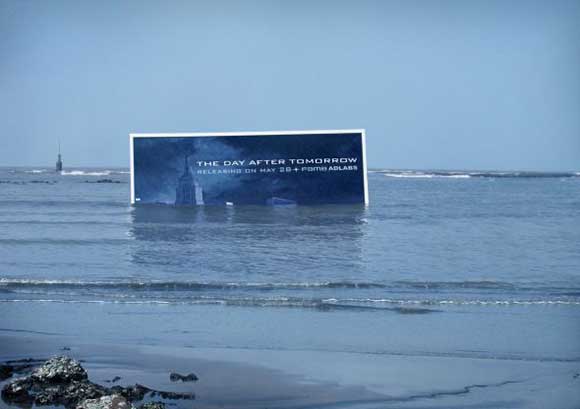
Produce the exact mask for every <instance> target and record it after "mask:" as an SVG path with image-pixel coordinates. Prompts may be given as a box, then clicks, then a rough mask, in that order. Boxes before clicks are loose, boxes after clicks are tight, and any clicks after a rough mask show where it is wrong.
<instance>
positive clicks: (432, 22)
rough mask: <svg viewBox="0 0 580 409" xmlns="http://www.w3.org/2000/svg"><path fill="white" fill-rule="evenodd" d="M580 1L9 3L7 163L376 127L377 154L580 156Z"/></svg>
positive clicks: (574, 165)
mask: <svg viewBox="0 0 580 409" xmlns="http://www.w3.org/2000/svg"><path fill="white" fill-rule="evenodd" d="M578 21H580V2H579V1H574V0H556V1H551V2H547V1H537V0H531V1H523V0H516V1H510V2H505V1H499V0H491V1H470V2H465V1H459V0H441V1H434V2H429V1H416V0H411V1H392V0H389V1H368V0H365V1H330V0H321V1H317V2H310V1H306V0H298V1H292V2H290V1H243V2H242V1H239V2H237V1H228V0H218V1H191V2H187V1H179V2H172V3H168V4H166V3H162V2H155V1H139V2H137V1H126V2H122V3H120V2H114V1H111V0H106V1H101V2H83V3H81V2H75V1H69V0H66V1H64V0H63V1H53V2H42V1H19V0H18V1H17V0H4V1H2V2H1V3H0V53H1V55H2V58H1V59H0V112H2V135H1V136H0V166H6V165H11V166H18V165H20V166H53V163H54V161H55V159H56V150H57V140H58V139H59V138H60V140H61V143H62V153H63V156H64V162H65V166H107V165H108V166H128V162H129V160H128V157H129V152H128V148H129V145H128V134H129V133H130V132H205V131H207V132H210V131H213V132H217V131H248V130H287V129H340V128H365V129H366V130H367V149H368V159H369V166H370V167H387V168H432V169H524V170H580V115H579V113H580V75H578V74H579V67H580V24H578Z"/></svg>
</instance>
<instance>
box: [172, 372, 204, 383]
mask: <svg viewBox="0 0 580 409" xmlns="http://www.w3.org/2000/svg"><path fill="white" fill-rule="evenodd" d="M169 379H170V380H171V382H178V381H181V382H195V381H197V380H198V379H199V378H198V377H197V376H196V375H195V374H194V373H189V374H187V375H181V374H178V373H176V372H171V374H169Z"/></svg>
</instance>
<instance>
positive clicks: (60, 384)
mask: <svg viewBox="0 0 580 409" xmlns="http://www.w3.org/2000/svg"><path fill="white" fill-rule="evenodd" d="M31 362H34V361H31ZM25 365H31V363H25ZM1 371H2V372H0V373H1V374H2V375H3V376H6V378H4V379H7V378H8V377H10V376H12V373H13V372H14V367H12V366H10V365H8V364H7V363H6V364H4V365H2V370H1ZM190 375H193V374H190ZM188 376H189V375H188ZM188 376H186V377H185V378H187V377H188ZM193 376H194V377H195V375H193ZM195 378H197V377H195ZM113 379H114V381H113V382H116V381H117V380H119V379H121V378H119V377H115V378H113ZM156 396H159V397H160V398H162V399H195V395H194V394H192V393H177V392H166V391H158V390H155V389H151V388H148V387H147V386H143V385H139V384H135V385H133V386H127V387H122V386H119V385H115V386H113V387H111V388H107V387H105V386H102V385H98V384H96V383H93V382H91V381H89V379H88V374H87V372H86V371H85V369H84V368H83V367H82V366H81V364H80V363H79V362H78V361H76V360H74V359H72V358H69V357H65V356H60V357H56V358H52V359H49V360H48V361H46V362H44V363H43V364H42V365H41V366H40V367H37V368H36V369H34V370H33V371H32V373H30V375H29V376H27V377H23V378H18V379H15V380H14V381H12V382H9V383H8V384H6V385H5V386H4V388H3V389H2V399H3V400H4V401H5V402H7V403H9V404H25V405H32V404H35V405H39V406H41V405H51V406H58V405H62V406H64V407H65V408H67V409H73V408H74V409H132V408H133V405H132V402H135V401H141V400H143V399H144V398H145V397H156ZM140 408H141V409H163V408H164V405H163V403H162V402H150V403H147V404H145V405H141V407H140Z"/></svg>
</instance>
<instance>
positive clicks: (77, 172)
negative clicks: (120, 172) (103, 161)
mask: <svg viewBox="0 0 580 409" xmlns="http://www.w3.org/2000/svg"><path fill="white" fill-rule="evenodd" d="M111 173H112V171H110V170H103V171H85V170H68V171H67V170H63V171H62V172H60V174H61V175H63V176H109V175H110V174H111Z"/></svg>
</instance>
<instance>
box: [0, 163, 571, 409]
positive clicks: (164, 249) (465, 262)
mask: <svg viewBox="0 0 580 409" xmlns="http://www.w3.org/2000/svg"><path fill="white" fill-rule="evenodd" d="M128 182H129V174H128V171H127V170H126V169H72V170H71V169H69V170H66V171H64V172H62V174H57V173H55V172H53V171H52V170H50V169H43V168H1V169H0V332H3V333H22V334H26V333H30V334H41V335H42V334H45V335H47V336H50V334H60V335H64V336H69V337H76V338H75V339H77V338H78V339H84V340H87V341H89V340H90V341H92V342H110V343H124V344H139V345H146V346H155V345H169V346H179V347H191V348H207V349H208V350H209V349H212V350H217V351H228V350H246V351H262V354H265V352H264V351H270V352H268V353H270V354H272V353H275V352H276V351H286V352H288V353H290V352H292V351H294V352H295V351H302V352H303V353H307V354H310V355H309V357H310V360H311V363H315V364H316V362H318V361H319V364H320V365H319V366H323V365H327V364H328V365H330V363H329V361H330V360H329V359H328V358H324V357H325V356H327V355H325V354H332V353H344V354H350V355H348V356H349V358H348V359H346V358H345V359H344V360H342V361H341V362H342V364H343V365H344V368H346V371H347V372H348V371H350V372H351V373H352V377H351V378H349V379H348V380H344V379H342V380H343V381H344V382H347V381H348V382H350V383H359V384H361V385H364V386H368V387H371V388H372V387H373V385H374V384H376V380H375V381H373V376H372V375H370V374H369V373H368V372H365V371H363V370H362V369H360V368H359V370H358V371H357V369H356V368H357V366H356V365H354V364H348V362H351V363H352V362H366V361H365V360H368V357H371V359H372V360H373V362H378V361H377V358H376V357H381V356H388V357H391V358H393V359H395V358H396V359H402V361H401V362H410V361H409V360H413V359H415V360H417V359H420V360H422V361H421V362H420V363H418V364H417V365H418V367H419V368H422V367H421V365H424V368H423V369H424V371H423V372H425V371H429V368H430V366H429V365H430V364H428V362H431V361H429V360H432V359H435V360H437V359H439V360H445V359H455V361H454V362H456V361H457V362H483V363H486V362H497V361H502V362H505V363H507V364H506V365H508V367H509V366H510V365H512V366H513V367H514V368H515V367H516V366H517V365H520V364H521V363H522V362H524V363H525V362H531V363H537V364H538V365H544V364H546V365H558V364H560V363H561V364H566V365H571V368H578V371H580V175H579V174H577V173H534V172H461V171H457V172H443V171H395V170H374V171H371V172H369V191H370V205H369V206H368V207H364V206H330V205H329V206H314V207H307V206H297V207H284V206H282V207H266V206H264V207H253V206H227V207H193V208H175V207H171V206H138V207H132V206H130V205H129V183H128ZM1 353H2V347H1V346H0V354H1ZM223 355H224V356H225V355H227V353H226V352H223ZM256 356H265V355H260V354H257V355H256ZM277 356H278V357H280V356H282V355H280V354H279V355H277ZM286 356H287V355H286ZM353 357H355V358H353ZM356 357H358V358H356ZM272 359H276V358H274V357H272ZM277 359H281V358H277ZM317 360H318V361H317ZM325 360H326V361H325ZM332 360H333V361H334V363H335V364H336V361H337V359H336V358H332ZM325 362H326V364H325ZM437 362H443V361H437ZM286 365H288V366H290V367H292V366H297V367H296V368H295V370H296V371H306V372H307V371H308V368H306V367H305V366H304V365H303V366H300V365H298V364H297V363H296V361H295V360H294V361H293V360H289V361H288V362H286ZM368 365H371V363H370V362H368ZM401 365H403V364H401ZM371 366H372V365H371ZM344 368H343V369H344ZM550 368H551V369H549V370H546V371H547V372H550V371H552V369H553V368H554V367H550ZM566 368H569V367H566ZM566 370H568V369H566ZM314 372H316V371H314V370H313V374H312V376H313V377H314V378H315V377H316V374H315V373H314ZM520 372H521V374H522V375H521V376H524V374H525V372H526V370H523V369H522V370H521V371H520ZM317 373H318V375H319V376H323V374H322V372H321V370H320V369H319V370H318V372H317ZM371 373H372V371H371ZM321 374H322V375H321ZM573 375H574V373H570V379H572V378H573ZM328 376H329V377H332V375H328ZM412 376H417V374H416V373H414V374H413V375H412ZM494 376H495V375H494ZM510 376H511V375H510ZM508 378H509V377H507V378H506V377H501V376H500V377H498V379H497V381H498V382H499V383H501V382H503V381H506V380H507V381H510V379H511V378H509V379H508ZM434 379H435V380H437V379H441V377H439V378H437V376H435V377H434ZM494 379H495V378H494ZM574 379H575V378H574ZM337 381H341V379H338V378H337ZM515 381H518V382H519V381H520V380H519V379H516V380H515ZM431 382H433V380H432V381H431ZM375 386H376V385H375ZM579 386H580V381H579ZM376 388H377V390H380V392H381V393H385V390H384V386H381V387H379V386H376ZM407 389H409V388H407ZM407 389H405V387H403V386H401V385H398V386H397V385H392V390H390V392H392V393H396V392H400V393H406V392H405V390H407ZM411 389H412V388H411ZM579 389H580V388H579ZM387 392H389V391H387ZM407 392H408V390H407ZM579 399H580V397H579ZM516 406H517V405H516ZM492 407H493V406H492ZM522 407H526V406H525V405H524V406H522Z"/></svg>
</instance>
